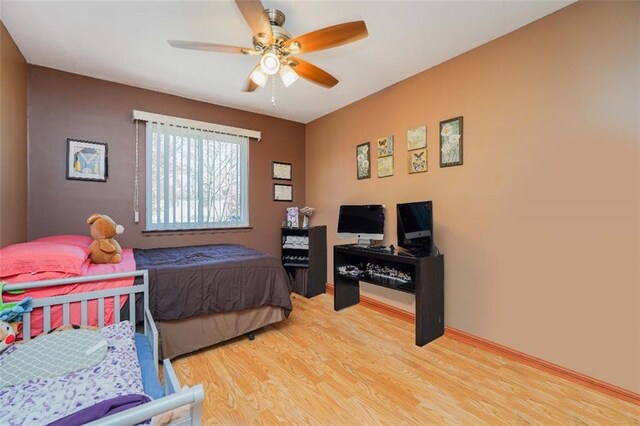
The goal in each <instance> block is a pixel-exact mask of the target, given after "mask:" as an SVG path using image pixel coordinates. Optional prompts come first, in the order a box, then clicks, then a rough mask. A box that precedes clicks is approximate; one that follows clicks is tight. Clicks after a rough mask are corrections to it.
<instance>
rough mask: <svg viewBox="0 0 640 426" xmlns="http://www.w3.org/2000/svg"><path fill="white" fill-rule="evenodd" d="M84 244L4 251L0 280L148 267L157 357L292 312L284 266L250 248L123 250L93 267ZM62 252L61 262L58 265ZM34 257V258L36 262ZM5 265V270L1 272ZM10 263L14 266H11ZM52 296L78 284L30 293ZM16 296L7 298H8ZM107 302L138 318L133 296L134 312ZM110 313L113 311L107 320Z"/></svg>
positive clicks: (77, 240) (53, 242) (81, 240)
mask: <svg viewBox="0 0 640 426" xmlns="http://www.w3.org/2000/svg"><path fill="white" fill-rule="evenodd" d="M90 242H91V239H90V238H89V237H86V236H82V235H59V236H51V237H45V238H41V239H38V240H34V241H32V242H29V243H23V244H17V245H14V246H9V247H6V248H3V249H1V250H2V252H4V253H5V255H4V257H3V256H0V257H3V260H2V262H0V280H6V281H7V282H9V283H19V282H23V281H28V280H40V279H50V278H66V277H71V276H87V275H96V274H99V273H119V272H128V271H132V270H135V269H140V270H142V269H146V270H148V271H149V309H150V311H151V314H152V315H153V317H154V319H155V321H156V324H157V326H158V329H159V331H160V354H161V356H162V357H165V358H175V357H177V356H180V355H183V354H186V353H189V352H193V351H196V350H198V349H202V348H205V347H208V346H211V345H214V344H216V343H219V342H222V341H225V340H228V339H230V338H233V337H236V336H240V335H243V334H247V333H251V332H253V331H255V330H257V329H259V328H262V327H264V326H266V325H269V324H273V323H275V322H279V321H283V320H284V319H286V318H287V317H288V315H289V313H290V312H291V309H292V305H291V298H290V293H291V287H290V283H289V279H288V277H287V275H286V272H285V271H284V268H283V267H282V264H281V263H280V261H279V260H278V259H277V258H275V257H273V256H270V255H267V254H265V253H261V252H259V251H256V250H253V249H251V248H248V247H244V246H241V245H237V244H218V245H206V246H189V247H173V248H158V249H124V250H123V261H122V262H121V263H119V264H116V265H95V264H92V263H91V262H90V261H88V259H87V253H88V251H87V248H88V246H89V244H90ZM70 246H73V250H72V249H71V247H70ZM34 247H35V248H34ZM60 247H64V249H65V250H64V251H63V250H62V249H61V248H60ZM26 248H29V249H30V250H32V251H34V252H33V253H31V252H30V251H27V254H28V256H27V255H24V254H23V253H22V251H24V250H26ZM11 250H14V251H16V252H17V253H18V254H16V259H17V260H16V261H15V262H14V261H11V262H5V259H10V258H11V259H13V258H12V257H11V256H13V254H15V253H13V252H10V251H11ZM52 252H55V253H56V254H55V256H52V255H51V253H52ZM0 255H2V253H0ZM63 255H64V259H63V260H60V257H61V256H63ZM83 256H84V258H83ZM25 258H27V259H25ZM33 259H39V260H38V261H37V262H34V261H33ZM5 264H10V266H11V267H5V266H6V265H5ZM16 265H17V266H18V267H14V266H16ZM139 282H140V280H139V279H138V280H137V283H139ZM132 283H133V281H132V280H128V281H127V280H123V281H121V282H119V283H117V285H118V286H127V285H131V284H132ZM95 285H97V284H95ZM114 285H116V284H113V282H111V283H110V284H100V286H102V287H104V286H107V287H108V286H114ZM50 291H54V292H61V294H66V293H73V292H77V291H80V290H79V289H78V288H77V287H76V288H56V289H53V290H52V289H41V290H37V291H36V293H33V294H31V295H32V296H34V297H40V296H51V295H54V294H52V293H50ZM38 292H40V293H38ZM20 297H22V296H17V295H7V296H6V298H7V300H8V301H16V300H19V299H20ZM106 303H107V308H108V309H111V310H112V311H116V310H120V315H121V316H122V317H123V318H124V319H127V318H128V315H129V312H135V313H136V314H137V318H142V313H143V302H142V299H141V298H140V297H139V296H138V298H137V301H136V303H135V307H132V306H131V304H130V303H129V302H128V301H126V300H121V301H120V305H118V306H117V307H115V306H114V305H113V302H112V301H107V302H106ZM92 312H93V309H90V310H89V313H88V314H89V316H92V317H95V315H94V314H93V313H92ZM70 315H71V317H72V318H73V319H75V318H77V316H78V315H79V313H78V311H73V310H72V311H71V313H70ZM113 315H115V314H114V312H111V313H110V315H109V318H111V317H112V316H113ZM61 317H62V314H61V312H60V311H59V310H58V311H56V312H54V315H53V319H54V321H58V322H59V321H60V320H61ZM93 319H94V321H93V323H95V318H93ZM40 327H41V325H40V323H39V318H34V328H33V329H32V330H31V332H32V333H34V332H38V331H39V329H40Z"/></svg>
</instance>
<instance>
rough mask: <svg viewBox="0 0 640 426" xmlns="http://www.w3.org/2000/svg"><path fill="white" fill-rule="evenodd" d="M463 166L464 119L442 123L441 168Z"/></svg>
mask: <svg viewBox="0 0 640 426" xmlns="http://www.w3.org/2000/svg"><path fill="white" fill-rule="evenodd" d="M460 165H462V117H456V118H452V119H450V120H445V121H441V122H440V167H450V166H460Z"/></svg>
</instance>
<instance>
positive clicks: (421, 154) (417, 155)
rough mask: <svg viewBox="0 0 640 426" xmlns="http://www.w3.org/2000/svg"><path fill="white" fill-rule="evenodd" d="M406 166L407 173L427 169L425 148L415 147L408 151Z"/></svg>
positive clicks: (421, 171) (420, 171)
mask: <svg viewBox="0 0 640 426" xmlns="http://www.w3.org/2000/svg"><path fill="white" fill-rule="evenodd" d="M407 159H408V163H409V164H408V166H409V174H412V173H423V172H426V171H427V150H426V149H416V150H413V151H409V155H408V157H407Z"/></svg>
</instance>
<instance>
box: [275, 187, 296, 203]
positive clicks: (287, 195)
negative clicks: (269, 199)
mask: <svg viewBox="0 0 640 426" xmlns="http://www.w3.org/2000/svg"><path fill="white" fill-rule="evenodd" d="M273 201H293V185H287V184H281V183H274V184H273Z"/></svg>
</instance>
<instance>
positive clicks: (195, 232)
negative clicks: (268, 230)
mask: <svg viewBox="0 0 640 426" xmlns="http://www.w3.org/2000/svg"><path fill="white" fill-rule="evenodd" d="M252 229H253V227H252V226H240V227H237V228H196V229H153V230H148V229H145V230H143V231H142V235H143V236H145V237H153V236H161V235H198V234H221V233H226V232H233V233H235V232H248V231H251V230H252Z"/></svg>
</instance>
